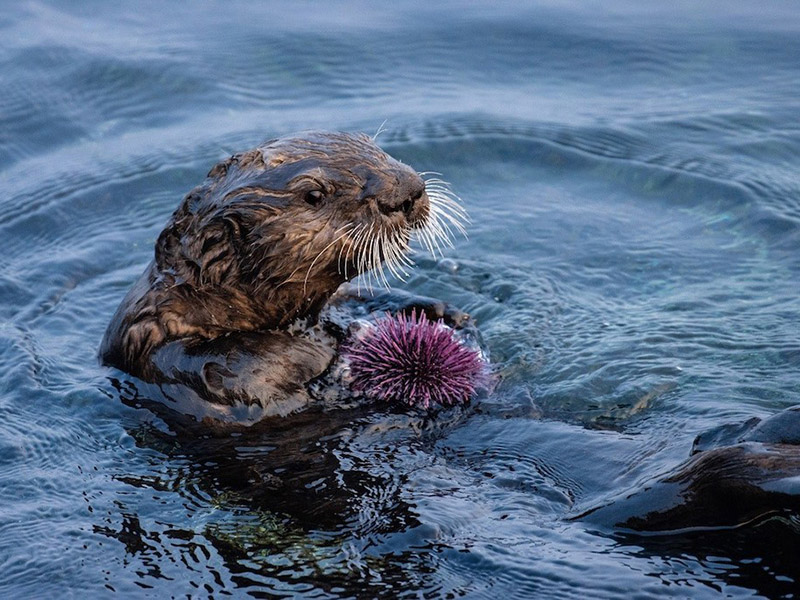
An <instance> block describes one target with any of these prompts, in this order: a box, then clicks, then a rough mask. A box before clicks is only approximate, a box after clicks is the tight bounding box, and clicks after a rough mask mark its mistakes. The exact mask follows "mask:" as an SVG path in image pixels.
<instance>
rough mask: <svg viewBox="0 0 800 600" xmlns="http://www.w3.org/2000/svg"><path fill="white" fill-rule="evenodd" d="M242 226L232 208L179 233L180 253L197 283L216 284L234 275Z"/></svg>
mask: <svg viewBox="0 0 800 600" xmlns="http://www.w3.org/2000/svg"><path fill="white" fill-rule="evenodd" d="M246 227H247V226H246V224H245V223H243V222H242V220H241V219H240V215H239V214H238V213H237V212H236V211H225V212H223V213H221V214H218V215H215V216H213V217H211V218H209V219H206V220H205V222H204V223H203V224H202V226H200V227H197V228H195V229H194V231H192V232H189V233H188V234H185V235H183V236H182V237H181V249H182V252H183V255H184V256H185V257H186V259H188V262H189V263H190V264H191V265H192V266H193V267H194V269H193V270H194V276H195V277H196V280H197V282H198V283H199V284H200V285H220V284H222V283H224V282H225V281H226V280H227V279H229V278H230V277H236V276H237V275H238V260H237V257H238V256H239V254H240V252H241V248H242V247H243V246H244V241H243V239H242V238H243V236H244V235H245V228H246Z"/></svg>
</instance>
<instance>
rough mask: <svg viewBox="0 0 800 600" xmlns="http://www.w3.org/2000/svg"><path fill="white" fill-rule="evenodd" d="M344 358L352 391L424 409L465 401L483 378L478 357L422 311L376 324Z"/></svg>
mask: <svg viewBox="0 0 800 600" xmlns="http://www.w3.org/2000/svg"><path fill="white" fill-rule="evenodd" d="M344 353H345V356H346V358H347V359H348V361H349V362H350V373H351V377H352V383H351V386H352V388H353V389H354V390H357V391H361V392H364V393H366V394H368V395H369V396H372V397H374V398H377V399H379V400H384V401H395V402H405V403H406V404H409V405H412V406H422V407H424V408H428V407H429V406H430V405H431V404H441V405H449V404H457V403H459V402H467V401H468V400H469V399H470V397H471V396H472V395H473V394H474V393H475V389H476V387H477V386H479V385H480V384H481V383H482V382H483V380H484V378H485V373H486V364H485V362H484V360H483V359H482V357H481V355H480V353H479V352H477V351H476V350H473V349H471V348H468V347H467V346H465V345H464V344H462V343H461V342H460V341H459V340H458V338H457V337H456V335H455V332H454V331H453V330H452V329H450V328H449V327H447V326H446V325H444V324H443V323H440V322H433V321H430V320H428V318H427V316H426V315H425V313H424V312H420V314H419V316H417V313H416V311H413V312H412V313H411V316H410V317H409V316H406V315H402V314H401V315H398V316H396V317H393V316H387V317H385V318H382V319H380V320H379V321H378V322H377V323H375V325H374V327H373V328H372V329H371V330H370V331H368V332H367V334H366V335H365V336H364V338H363V339H361V340H358V341H356V342H354V343H352V344H351V345H349V346H348V347H347V348H346V349H345V352H344Z"/></svg>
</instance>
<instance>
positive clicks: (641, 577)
mask: <svg viewBox="0 0 800 600" xmlns="http://www.w3.org/2000/svg"><path fill="white" fill-rule="evenodd" d="M598 10H599V8H598V7H595V6H594V5H587V4H585V3H579V2H574V3H573V2H551V3H544V4H539V5H536V6H533V5H529V4H528V3H506V4H503V5H502V6H491V7H489V6H488V5H487V6H486V7H481V6H466V5H461V4H460V3H443V4H442V3H436V4H430V5H427V4H420V3H413V2H397V3H392V4H386V5H384V4H368V3H361V2H347V3H345V4H337V5H336V6H332V7H331V8H328V7H327V6H322V5H319V4H310V3H308V4H306V3H301V4H296V5H293V6H292V7H276V6H272V5H269V4H266V5H256V6H251V5H249V4H246V3H226V4H225V5H224V6H222V5H216V4H209V5H203V6H201V7H183V6H178V5H175V6H173V5H162V4H155V3H147V2H145V3H137V4H136V5H131V6H129V7H119V6H111V5H106V4H105V3H100V2H89V3H85V4H81V5H75V4H74V3H66V2H59V1H57V0H53V1H50V2H31V3H28V4H24V5H22V6H16V5H15V6H14V10H13V11H11V10H8V11H5V12H4V13H3V15H2V16H0V34H2V35H0V40H2V41H0V73H2V80H3V82H4V84H5V85H4V86H3V94H0V181H2V184H3V185H2V187H3V194H2V197H0V202H1V203H2V210H0V244H2V246H1V248H2V256H3V259H2V261H0V409H1V410H2V414H3V418H2V419H0V489H2V490H3V494H2V498H3V505H2V508H0V534H1V535H0V539H1V540H2V541H0V567H2V573H3V577H2V578H0V593H1V594H2V595H3V597H54V596H60V595H63V594H64V593H72V594H78V593H81V594H84V593H85V594H88V595H91V596H93V597H94V596H103V595H110V594H111V593H112V590H114V591H116V592H118V593H124V594H128V595H131V596H142V595H149V596H152V597H169V596H178V595H185V594H189V595H192V596H214V597H219V596H222V595H228V594H233V595H251V596H254V597H285V596H289V595H292V594H295V595H297V594H301V595H309V596H317V597H353V596H357V595H360V596H364V597H371V596H387V597H396V596H401V597H402V596H408V597H412V596H413V597H418V596H420V595H423V596H428V597H457V596H461V595H469V596H470V597H487V598H489V597H491V598H495V597H500V596H509V597H548V596H549V597H559V598H562V597H563V598H585V597H599V598H620V597H625V598H628V597H630V595H631V593H632V591H634V590H635V592H636V593H637V594H638V595H639V596H640V597H643V598H648V597H652V598H656V597H658V598H662V597H664V596H673V597H678V598H685V597H687V596H688V597H693V598H705V597H708V598H715V597H718V596H719V595H720V594H724V595H727V596H732V597H740V596H752V595H754V594H755V595H757V596H761V597H788V596H789V595H790V594H791V593H793V592H794V590H795V588H796V585H797V581H798V580H800V572H798V567H797V566H796V564H795V563H796V561H793V560H792V559H791V557H792V556H794V555H795V554H796V552H795V550H796V548H797V543H798V531H797V523H796V518H795V516H794V515H791V514H789V515H785V514H781V515H777V516H775V517H774V518H771V519H767V520H765V521H761V522H758V523H753V524H751V525H749V526H747V527H744V528H741V529H737V530H732V531H714V532H711V531H706V532H695V533H685V534H681V535H673V536H668V537H663V536H662V537H652V536H651V537H646V536H636V537H626V536H622V535H620V534H618V533H613V532H609V531H599V530H596V529H595V528H593V527H592V526H591V525H588V524H585V523H583V522H581V521H570V520H568V517H570V516H574V515H576V514H579V513H580V512H581V511H583V510H586V509H587V508H589V507H591V506H593V505H596V504H597V503H598V502H602V501H603V500H604V499H606V498H609V497H611V496H613V495H614V494H615V493H619V492H620V491H621V490H625V489H633V488H635V487H636V486H637V485H639V484H641V483H642V482H645V481H648V480H650V479H652V478H653V477H654V476H656V475H658V474H660V473H664V472H666V471H668V470H669V469H670V468H672V467H674V466H675V465H677V464H678V463H680V462H681V461H683V460H684V459H685V458H686V457H687V456H688V455H689V452H690V450H691V445H692V440H693V439H694V437H695V436H696V435H697V434H698V433H701V432H703V431H707V430H709V429H712V428H714V427H716V426H718V425H720V424H721V423H726V422H743V421H745V420H747V419H748V418H751V417H764V416H766V415H769V414H772V413H774V412H776V411H778V410H779V409H781V408H784V407H786V406H789V405H792V404H796V403H797V402H798V397H800V394H798V392H800V377H799V376H798V372H800V371H798V366H800V345H799V344H798V339H800V326H798V323H799V322H800V320H798V318H797V315H798V314H800V300H798V296H797V289H800V286H799V285H798V284H800V262H799V261H798V253H797V248H799V247H800V184H798V179H797V175H796V174H797V172H798V166H799V165H798V159H797V157H798V156H800V131H798V128H797V125H796V121H797V114H798V110H799V109H800V104H798V100H797V98H800V72H798V70H799V69H800V65H798V62H797V56H798V55H800V47H798V46H799V45H800V41H798V40H800V37H798V23H800V21H798V19H797V18H796V17H797V8H796V6H795V5H794V3H792V2H785V3H784V2H775V3H771V4H769V5H768V6H766V7H765V6H761V5H759V6H751V5H750V4H748V3H743V2H742V3H740V2H733V3H730V2H726V3H719V4H715V3H711V4H703V5H702V6H696V5H695V4H694V3H684V4H679V5H675V4H674V3H673V4H671V5H669V6H667V5H663V6H662V5H660V4H651V3H646V4H645V5H642V4H641V3H629V2H623V1H615V2H612V3H610V4H609V3H606V4H604V6H603V11H602V13H601V12H597V11H598ZM384 120H385V121H386V125H385V126H384V129H385V130H386V131H385V133H382V134H381V135H380V137H379V138H378V140H379V142H380V143H381V144H382V145H383V147H384V148H386V150H387V151H389V152H390V153H392V154H393V155H394V156H396V157H397V158H400V159H402V160H403V161H404V162H407V163H408V164H411V165H413V166H414V167H415V168H417V169H419V170H421V171H437V172H441V173H443V174H444V178H445V179H447V180H449V181H450V182H451V183H452V185H453V188H454V189H455V191H456V192H458V193H459V195H460V196H462V198H463V199H464V202H465V204H466V205H467V208H468V209H469V211H470V214H471V216H472V218H473V223H472V225H471V226H470V230H469V234H470V237H469V240H461V241H459V242H458V243H457V245H456V248H455V249H454V250H453V251H451V252H450V253H449V256H448V258H447V259H446V260H444V261H439V262H436V261H432V260H430V259H427V258H425V257H424V256H422V255H420V256H419V257H418V260H417V262H418V268H417V269H416V270H415V272H414V274H413V275H412V277H411V278H410V280H409V281H408V282H407V283H406V284H402V285H403V287H406V288H407V289H410V290H412V291H414V292H417V293H421V294H425V295H428V296H434V297H438V298H442V299H445V300H447V301H449V302H451V303H452V304H455V305H457V306H459V307H461V308H463V309H465V310H467V311H468V312H470V313H471V314H472V315H473V316H474V317H475V318H476V320H477V322H478V324H479V326H480V328H481V331H482V334H483V337H484V339H485V341H486V343H487V345H488V347H489V350H490V352H491V356H492V360H493V363H494V364H495V366H496V369H497V372H498V376H499V378H500V383H499V385H498V387H497V389H496V390H495V391H494V392H493V393H492V394H491V395H490V396H488V397H486V398H483V399H481V400H480V401H478V402H476V403H474V404H473V406H471V407H469V408H467V409H457V410H455V409H454V410H448V411H442V412H441V413H439V414H436V415H428V416H426V415H424V414H421V413H420V414H416V413H414V414H412V413H408V412H405V411H403V410H391V409H387V408H386V407H374V408H373V410H365V409H363V408H362V409H360V410H350V411H347V410H341V411H334V412H327V413H323V412H319V411H310V412H308V413H305V414H302V415H296V416H294V417H291V418H289V419H286V420H285V421H281V422H280V423H278V424H270V425H269V426H263V427H257V428H255V429H252V430H247V431H212V430H208V429H206V428H202V427H198V426H197V425H196V424H195V423H193V422H192V421H191V420H187V419H184V418H181V417H180V415H177V414H174V413H171V412H170V411H169V410H168V408H167V407H166V405H164V404H163V403H161V402H159V401H157V399H156V398H148V397H147V396H146V394H144V393H143V392H142V393H140V392H138V391H137V389H136V383H135V382H132V381H128V380H126V379H125V378H124V377H123V376H122V374H120V373H119V372H114V371H110V370H107V369H104V368H101V367H100V366H99V365H98V364H97V361H96V358H95V354H96V350H97V346H98V344H99V341H100V338H101V336H102V333H103V331H104V329H105V326H106V324H107V322H108V320H109V318H110V316H111V314H112V312H113V311H114V309H115V308H116V306H117V304H118V303H119V300H120V299H121V298H122V296H123V295H124V294H125V292H126V291H127V289H128V288H129V286H130V285H131V283H132V282H133V281H134V280H135V278H136V277H138V275H139V273H140V272H141V271H142V269H143V268H144V265H145V264H146V263H147V262H148V261H149V260H150V257H151V256H152V248H153V243H154V241H155V237H156V236H157V235H158V232H159V231H160V228H161V227H162V226H163V224H164V223H165V222H166V220H167V218H168V216H169V214H170V213H171V211H172V210H174V208H175V206H176V205H177V203H178V201H179V200H180V198H181V197H182V196H183V194H185V193H186V192H187V191H188V190H189V189H191V188H192V187H193V186H194V185H195V184H196V183H197V182H198V181H200V180H201V179H202V177H203V176H204V175H205V173H206V172H207V170H208V168H209V167H210V166H211V165H212V164H214V163H215V162H216V161H217V160H219V159H220V158H222V157H224V156H225V155H226V154H229V153H231V152H234V151H238V150H243V149H246V148H249V147H252V146H254V145H255V144H257V143H259V142H261V141H262V140H264V139H266V138H268V137H270V136H274V135H280V134H285V133H289V132H292V131H297V130H303V129H309V128H325V129H344V130H364V131H367V132H369V133H372V132H375V131H376V130H377V129H378V128H379V126H380V125H381V123H383V122H384Z"/></svg>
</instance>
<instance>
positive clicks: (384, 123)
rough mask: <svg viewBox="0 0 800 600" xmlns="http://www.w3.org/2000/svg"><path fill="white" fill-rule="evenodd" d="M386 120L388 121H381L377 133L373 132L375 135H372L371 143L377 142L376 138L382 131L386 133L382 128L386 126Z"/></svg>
mask: <svg viewBox="0 0 800 600" xmlns="http://www.w3.org/2000/svg"><path fill="white" fill-rule="evenodd" d="M388 120H389V119H384V120H383V123H381V126H380V127H378V131H376V132H375V135H373V136H372V141H373V142H374V141H375V140H377V139H378V136H379V135H380V134H382V133H383V132H384V131H386V130H385V129H384V128H383V126H384V125H386V122H387V121H388Z"/></svg>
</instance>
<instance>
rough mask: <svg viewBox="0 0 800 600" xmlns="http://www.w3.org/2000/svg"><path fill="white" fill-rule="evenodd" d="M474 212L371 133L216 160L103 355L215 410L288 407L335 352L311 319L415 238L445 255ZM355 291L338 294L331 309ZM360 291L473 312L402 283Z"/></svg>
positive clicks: (132, 295)
mask: <svg viewBox="0 0 800 600" xmlns="http://www.w3.org/2000/svg"><path fill="white" fill-rule="evenodd" d="M465 216H466V214H465V213H464V211H463V209H462V208H461V207H460V205H459V204H458V203H457V201H456V199H455V198H454V196H453V195H452V194H450V193H449V191H448V190H447V188H446V187H445V186H444V184H443V182H441V181H439V180H430V179H429V180H428V181H427V182H426V181H425V180H423V178H422V177H421V176H420V174H418V173H417V172H416V171H415V170H413V169H412V168H411V167H409V166H407V165H405V164H403V163H401V162H399V161H397V160H395V159H393V158H392V157H390V156H389V155H388V154H386V153H385V152H383V151H382V150H381V149H380V148H379V147H378V146H377V145H376V144H375V143H374V141H373V140H372V138H370V137H369V136H367V135H364V134H350V133H327V132H312V133H305V134H303V135H298V136H289V137H283V138H279V139H273V140H270V141H268V142H266V143H264V144H263V145H261V146H259V147H258V148H255V149H253V150H250V151H247V152H243V153H240V154H236V155H234V156H232V157H230V158H228V159H227V160H225V161H223V162H221V163H219V164H217V165H216V166H215V167H213V168H212V169H211V171H210V172H209V173H208V176H207V178H206V180H205V181H204V182H203V183H202V184H201V185H199V186H198V187H196V188H195V189H193V190H192V191H191V192H189V193H188V194H187V195H186V197H185V198H184V199H183V201H182V202H181V204H180V206H179V207H178V209H177V210H176V211H175V212H174V213H173V215H172V217H171V218H170V219H169V222H168V223H167V225H166V227H165V228H164V230H163V231H162V232H161V234H160V235H159V236H158V240H157V242H156V245H155V258H154V260H153V261H152V262H151V263H150V265H149V266H148V267H147V268H146V269H145V271H144V273H143V274H142V276H141V277H140V278H139V280H138V281H137V282H136V284H135V285H134V286H133V288H132V289H131V290H130V292H129V293H128V295H127V296H126V297H125V298H124V299H123V301H122V303H121V305H120V306H119V308H118V309H117V311H116V313H115V315H114V316H113V318H112V320H111V323H110V324H109V326H108V329H107V331H106V333H105V337H104V339H103V342H102V345H101V348H100V358H101V360H102V362H103V363H104V364H107V365H110V366H113V367H116V368H118V369H120V370H122V371H125V372H127V373H129V374H131V375H134V376H136V377H138V378H139V379H141V380H143V381H146V382H151V383H154V384H158V385H159V386H160V387H162V391H165V392H169V389H170V386H173V385H179V386H181V387H182V388H188V389H189V390H190V391H191V392H192V393H194V394H196V395H198V396H199V398H200V400H201V401H204V402H207V403H210V405H211V406H213V407H214V409H213V410H211V411H210V413H209V414H210V415H211V416H213V417H215V418H219V419H222V420H229V421H230V420H234V421H238V420H244V421H248V422H254V421H257V420H259V419H260V418H263V417H265V416H270V415H274V414H281V415H283V414H288V413H289V412H292V411H294V410H296V409H297V408H299V407H302V405H303V404H305V403H307V402H308V401H309V398H308V396H307V393H306V384H307V383H308V382H309V381H311V380H312V379H314V378H315V377H317V376H319V375H320V374H321V373H323V372H324V371H325V369H326V368H327V367H328V366H329V365H330V364H331V361H332V360H333V358H334V357H335V355H336V348H337V339H335V338H336V335H335V332H333V333H332V328H331V327H321V326H316V327H315V326H314V324H315V323H316V321H317V319H318V317H319V315H320V312H321V311H322V309H323V308H324V307H326V305H328V304H329V301H330V300H331V298H332V297H333V296H334V294H335V293H336V292H337V290H338V289H339V288H340V286H342V284H343V283H344V282H346V281H347V280H349V279H352V278H353V277H355V276H357V275H360V274H362V273H365V272H366V273H368V275H369V276H370V277H372V278H374V279H376V280H378V281H382V282H385V281H386V275H385V271H388V272H389V273H392V274H395V275H402V274H403V273H406V272H407V269H408V267H409V266H410V261H409V260H408V258H407V254H408V251H409V242H410V240H411V237H412V235H415V236H416V237H418V238H419V239H420V240H421V242H422V243H423V244H424V245H426V246H427V247H428V248H429V249H430V250H431V251H432V252H435V251H436V250H437V249H439V250H440V249H441V247H442V245H443V244H448V243H449V242H450V240H449V234H450V233H451V232H452V231H453V229H456V230H459V229H462V220H463V219H464V218H465ZM349 296H350V294H348V293H347V292H342V291H340V292H339V294H338V295H337V296H336V298H335V302H334V305H335V304H341V303H342V302H343V298H345V297H349ZM363 301H364V302H366V303H367V305H368V306H369V307H370V308H382V309H390V310H395V311H397V310H403V309H405V308H409V307H411V306H414V307H415V308H420V309H423V310H425V311H426V312H428V313H429V314H430V315H431V316H433V317H445V318H448V319H450V320H451V321H454V322H455V321H463V320H464V318H465V317H464V316H463V314H462V313H459V312H458V311H456V310H455V309H451V308H450V307H447V306H445V305H444V304H442V303H440V302H436V301H434V300H431V299H427V298H415V297H412V296H408V295H403V294H401V293H394V294H391V295H389V296H386V295H379V296H368V297H367V298H366V299H364V300H363ZM332 321H333V319H327V320H326V324H328V325H330V324H331V322H332ZM298 323H300V325H298ZM290 329H291V331H290ZM333 329H335V328H333ZM177 393H178V394H183V393H184V391H183V390H181V391H179V392H177ZM168 395H170V393H168Z"/></svg>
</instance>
